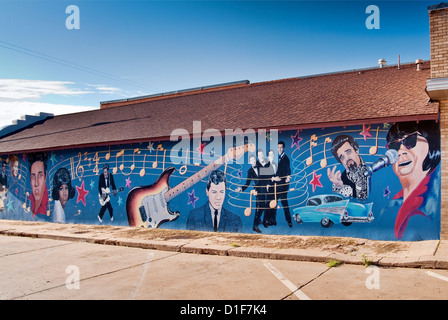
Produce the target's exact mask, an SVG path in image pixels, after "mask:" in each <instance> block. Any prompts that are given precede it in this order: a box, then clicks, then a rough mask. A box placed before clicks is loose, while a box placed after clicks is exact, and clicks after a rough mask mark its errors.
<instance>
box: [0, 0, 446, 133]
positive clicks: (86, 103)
mask: <svg viewBox="0 0 448 320" xmlns="http://www.w3.org/2000/svg"><path fill="white" fill-rule="evenodd" d="M437 3H439V2H432V1H388V0H384V1H365V0H351V1H335V0H334V1H318V0H315V1H273V2H270V1H144V0H140V1H130V0H129V1H88V0H84V1H75V0H73V1H60V0H52V1H40V0H34V1H20V0H13V1H9V0H0V61H1V65H0V66H1V67H0V127H1V126H3V125H7V124H10V123H11V121H12V120H13V119H17V118H19V117H20V115H23V114H34V113H36V112H40V111H41V112H52V113H55V114H61V113H66V112H77V111H83V110H88V109H93V108H99V105H100V102H101V101H107V100H114V99H122V98H127V97H134V96H140V95H147V94H153V93H158V92H166V91H172V90H179V89H187V88H193V87H198V86H206V85H212V84H218V83H224V82H231V81H237V80H249V81H251V82H252V83H254V82H260V81H269V80H276V79H283V78H289V77H296V76H304V75H312V74H319V73H326V72H335V71H343V70H351V69H359V68H368V67H377V66H378V64H377V63H378V59H381V58H383V59H386V60H387V61H388V64H396V63H397V57H398V55H400V57H401V62H402V63H404V62H411V61H415V60H416V59H424V60H428V59H429V58H430V49H429V21H428V11H427V6H428V5H432V4H437ZM69 5H76V6H77V7H78V8H79V11H80V15H79V18H80V28H79V29H72V30H69V29H67V28H66V19H67V18H68V17H69V14H67V13H66V12H65V11H66V8H67V6H69ZM369 5H376V6H378V8H379V9H380V29H378V30H375V29H373V30H369V29H368V28H366V25H365V22H366V19H367V18H368V16H369V14H366V12H365V11H366V8H367V6H369Z"/></svg>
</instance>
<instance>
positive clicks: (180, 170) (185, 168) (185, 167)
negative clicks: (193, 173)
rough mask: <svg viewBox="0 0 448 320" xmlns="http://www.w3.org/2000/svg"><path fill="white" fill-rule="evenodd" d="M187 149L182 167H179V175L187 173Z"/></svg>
mask: <svg viewBox="0 0 448 320" xmlns="http://www.w3.org/2000/svg"><path fill="white" fill-rule="evenodd" d="M189 150H190V149H187V154H186V155H185V164H184V165H183V166H182V167H180V169H179V173H180V174H181V175H184V174H185V173H187V170H188V168H187V164H188V151H189Z"/></svg>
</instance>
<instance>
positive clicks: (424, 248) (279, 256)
mask: <svg viewBox="0 0 448 320" xmlns="http://www.w3.org/2000/svg"><path fill="white" fill-rule="evenodd" d="M5 227H9V228H5ZM58 227H59V228H58ZM90 227H91V226H90ZM66 228H69V230H67V229H65V228H62V227H61V225H58V224H51V223H48V224H43V225H42V224H40V225H39V224H35V225H33V224H30V223H29V222H27V223H26V224H22V225H21V224H20V221H19V222H18V221H14V222H11V221H8V222H5V220H0V235H5V236H17V237H30V238H41V239H52V240H62V241H73V242H87V243H93V244H102V245H115V246H126V247H133V248H142V249H151V250H161V251H170V252H179V253H189V254H208V255H220V256H232V257H244V258H255V259H273V260H291V261H309V262H320V263H327V262H328V261H329V260H337V261H339V262H340V263H345V264H356V265H363V264H364V265H368V264H374V265H377V266H380V267H389V268H391V267H402V268H428V269H448V254H447V253H448V243H445V242H442V241H429V242H415V243H411V245H409V243H406V246H404V248H405V249H402V250H399V252H398V253H396V252H384V253H383V254H379V253H375V252H366V253H362V254H361V252H356V253H350V252H349V253H344V252H338V251H337V250H338V249H340V248H339V246H335V248H334V249H333V250H329V249H325V250H323V249H320V248H310V249H301V248H288V249H285V248H269V247H266V248H265V247H258V246H257V247H254V246H239V245H235V244H233V245H232V244H228V245H227V244H225V245H223V244H216V243H213V239H212V237H211V236H212V235H213V234H209V233H204V234H203V236H204V237H202V238H198V239H175V240H154V239H151V240H146V239H135V238H132V237H128V238H126V237H120V236H117V237H114V231H116V230H120V231H122V230H123V229H121V228H117V227H112V226H111V227H110V228H107V227H105V228H103V229H101V230H96V233H92V232H90V230H88V229H86V228H89V226H87V227H86V226H84V225H79V226H78V225H70V226H67V227H66ZM122 228H126V227H122ZM127 228H129V227H127ZM48 229H50V230H48ZM58 229H59V230H58ZM322 238H324V237H322ZM369 241H370V240H369ZM373 243H375V242H373ZM442 244H443V246H442Z"/></svg>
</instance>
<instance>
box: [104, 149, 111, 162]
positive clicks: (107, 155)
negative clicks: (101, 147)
mask: <svg viewBox="0 0 448 320" xmlns="http://www.w3.org/2000/svg"><path fill="white" fill-rule="evenodd" d="M104 158H105V159H106V160H109V159H110V146H109V152H108V153H106V156H105V157H104Z"/></svg>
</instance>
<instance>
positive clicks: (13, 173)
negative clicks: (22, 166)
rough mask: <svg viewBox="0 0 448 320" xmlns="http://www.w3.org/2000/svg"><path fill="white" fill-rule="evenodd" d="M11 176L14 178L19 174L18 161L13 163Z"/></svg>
mask: <svg viewBox="0 0 448 320" xmlns="http://www.w3.org/2000/svg"><path fill="white" fill-rule="evenodd" d="M11 174H12V176H13V177H14V178H15V177H17V175H18V174H19V161H14V164H13V166H12V170H11Z"/></svg>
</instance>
